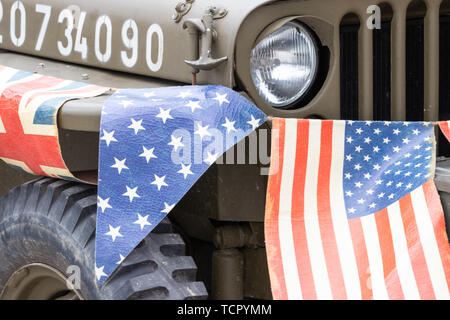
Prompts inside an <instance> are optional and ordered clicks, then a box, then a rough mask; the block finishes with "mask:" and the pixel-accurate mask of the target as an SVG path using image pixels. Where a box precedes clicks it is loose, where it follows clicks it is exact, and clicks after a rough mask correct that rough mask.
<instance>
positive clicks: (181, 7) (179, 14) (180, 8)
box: [172, 0, 195, 23]
mask: <svg viewBox="0 0 450 320" xmlns="http://www.w3.org/2000/svg"><path fill="white" fill-rule="evenodd" d="M194 1H195V0H184V2H179V3H178V4H177V5H176V6H175V13H174V14H173V15H172V20H173V21H174V22H176V23H178V22H180V21H181V18H183V17H184V16H185V15H186V14H187V13H188V12H189V11H190V10H191V7H192V4H193V3H194Z"/></svg>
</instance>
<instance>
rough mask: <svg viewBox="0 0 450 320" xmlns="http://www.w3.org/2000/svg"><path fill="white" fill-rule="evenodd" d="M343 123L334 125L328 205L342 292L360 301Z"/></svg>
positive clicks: (334, 123) (336, 122) (337, 122)
mask: <svg viewBox="0 0 450 320" xmlns="http://www.w3.org/2000/svg"><path fill="white" fill-rule="evenodd" d="M344 139H345V121H334V122H333V145H332V150H333V153H332V160H331V172H330V203H331V218H332V220H333V229H334V233H335V235H336V243H337V248H338V252H339V259H340V261H341V269H342V274H343V277H344V283H345V289H346V292H347V298H348V299H352V300H354V299H361V285H360V282H359V275H358V266H357V264H356V258H355V251H354V249H353V242H352V236H351V233H350V227H349V224H348V219H347V214H346V210H345V201H344V189H343V181H342V178H343V176H344V150H345V141H344Z"/></svg>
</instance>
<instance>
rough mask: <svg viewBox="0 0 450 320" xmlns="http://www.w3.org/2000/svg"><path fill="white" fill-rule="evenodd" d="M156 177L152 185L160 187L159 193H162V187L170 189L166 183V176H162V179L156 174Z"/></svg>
mask: <svg viewBox="0 0 450 320" xmlns="http://www.w3.org/2000/svg"><path fill="white" fill-rule="evenodd" d="M154 176H155V180H154V181H153V182H152V183H151V184H154V185H156V186H157V187H158V191H161V187H162V186H164V187H168V186H169V185H168V184H167V183H166V182H165V181H164V180H165V179H166V176H162V177H158V176H157V175H156V174H155V175H154Z"/></svg>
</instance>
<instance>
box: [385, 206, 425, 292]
mask: <svg viewBox="0 0 450 320" xmlns="http://www.w3.org/2000/svg"><path fill="white" fill-rule="evenodd" d="M387 210H388V217H389V225H390V227H391V235H392V243H393V246H394V254H395V264H396V268H397V273H398V278H399V280H400V285H401V287H402V290H403V295H404V296H405V299H407V300H417V299H420V295H419V289H418V288H417V283H416V278H415V277H414V272H413V268H412V265H411V259H410V257H409V252H408V242H407V241H406V235H405V229H404V226H403V220H402V215H401V212H400V205H399V202H398V201H397V202H394V203H393V204H391V205H390V206H389V207H388V208H387Z"/></svg>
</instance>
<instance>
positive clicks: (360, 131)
mask: <svg viewBox="0 0 450 320" xmlns="http://www.w3.org/2000/svg"><path fill="white" fill-rule="evenodd" d="M363 132H364V130H363V129H361V128H358V129H356V133H357V134H361V133H363Z"/></svg>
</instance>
